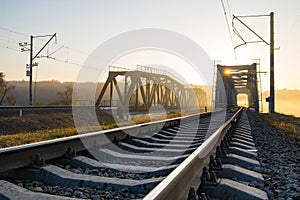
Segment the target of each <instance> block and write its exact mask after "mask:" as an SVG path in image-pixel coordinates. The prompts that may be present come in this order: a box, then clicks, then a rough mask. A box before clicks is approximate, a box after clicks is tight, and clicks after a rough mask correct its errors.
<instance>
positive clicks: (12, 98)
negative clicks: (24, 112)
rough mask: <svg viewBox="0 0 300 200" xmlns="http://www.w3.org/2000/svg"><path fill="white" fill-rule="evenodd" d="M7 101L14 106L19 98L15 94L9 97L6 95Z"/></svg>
mask: <svg viewBox="0 0 300 200" xmlns="http://www.w3.org/2000/svg"><path fill="white" fill-rule="evenodd" d="M6 100H7V102H8V103H9V105H11V106H14V105H15V104H16V103H17V99H16V97H15V96H14V95H12V94H11V95H9V96H8V97H6Z"/></svg>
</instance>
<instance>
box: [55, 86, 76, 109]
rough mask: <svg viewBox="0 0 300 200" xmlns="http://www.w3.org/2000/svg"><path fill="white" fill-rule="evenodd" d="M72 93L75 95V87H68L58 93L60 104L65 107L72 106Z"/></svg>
mask: <svg viewBox="0 0 300 200" xmlns="http://www.w3.org/2000/svg"><path fill="white" fill-rule="evenodd" d="M72 93H73V85H72V84H68V85H66V87H65V89H64V91H59V92H57V93H56V96H57V97H58V98H59V103H60V104H63V105H70V104H72Z"/></svg>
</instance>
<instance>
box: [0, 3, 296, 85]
mask: <svg viewBox="0 0 300 200" xmlns="http://www.w3.org/2000/svg"><path fill="white" fill-rule="evenodd" d="M223 3H224V6H225V11H226V14H227V15H226V16H225V15H224V10H223V7H222V0H211V1H208V0H207V1H204V0H187V1H180V0H177V1H176V0H151V1H150V0H143V1H140V0H127V1H124V0H110V1H104V0H88V1H83V0H72V1H67V0H52V1H49V0H45V1H37V0H26V1H25V0H19V1H11V0H0V71H3V72H4V73H5V74H6V80H28V77H26V74H25V72H26V64H27V63H28V60H29V52H27V51H26V52H21V51H20V47H19V45H18V43H20V42H27V43H29V35H31V34H32V35H34V36H41V35H48V34H54V33H57V44H55V43H54V42H55V41H54V40H53V41H51V43H50V46H49V47H47V48H45V50H44V51H43V52H42V54H41V55H44V56H45V55H47V54H49V53H53V52H54V51H56V50H58V51H57V52H56V53H54V54H52V55H51V57H52V59H49V58H48V59H46V58H38V59H36V60H35V62H38V63H39V66H38V68H35V71H34V76H33V79H34V80H37V81H42V80H59V81H75V80H76V79H77V77H78V75H79V73H80V69H81V67H82V66H81V65H83V64H84V63H85V61H86V59H87V58H88V57H89V55H90V54H91V53H92V52H93V51H94V50H95V49H96V48H97V47H98V46H99V45H101V44H103V43H104V42H105V41H107V40H109V39H111V38H112V37H114V36H116V35H119V34H121V33H125V32H127V31H132V30H136V29H142V28H157V29H167V30H170V31H174V32H177V33H179V34H182V35H184V36H186V37H187V38H189V39H191V40H192V41H194V42H195V43H196V44H198V45H199V46H200V47H202V48H203V50H204V51H205V52H206V53H207V55H208V56H209V58H210V59H211V60H212V61H213V60H217V61H220V62H221V63H222V64H224V65H238V64H251V63H252V62H253V59H260V66H261V71H264V72H267V74H266V75H262V87H263V88H262V89H263V90H268V88H269V73H268V72H269V46H268V45H266V44H264V43H258V44H247V45H243V46H241V47H239V48H237V49H236V51H235V52H234V50H233V44H232V40H231V36H230V35H232V37H233V41H234V42H235V45H237V44H239V43H240V40H239V39H238V37H237V36H235V35H234V34H232V26H231V21H232V14H234V15H237V16H238V15H252V14H266V15H268V14H269V13H270V12H271V11H273V12H274V13H275V47H276V48H279V47H280V49H279V50H276V51H275V88H276V89H283V88H288V89H300V81H299V75H300V73H299V69H300V64H299V62H298V57H297V56H298V54H299V52H300V40H299V38H298V36H299V33H300V1H299V0H287V1H282V0H251V1H250V0H244V1H240V0H223ZM225 17H227V18H228V21H229V27H230V32H231V34H230V33H229V30H228V27H227V24H226V20H225ZM243 20H244V22H245V23H247V25H249V26H250V27H251V28H252V29H253V30H255V31H256V32H257V33H258V34H259V35H261V36H262V37H263V38H264V39H265V40H266V41H269V25H270V22H269V17H260V18H245V19H243ZM235 26H236V28H237V29H238V31H239V32H240V33H241V35H243V37H245V38H246V39H247V40H252V39H257V38H255V37H254V36H253V35H252V34H250V33H249V31H247V30H246V29H245V28H244V27H243V26H241V25H240V24H238V22H237V21H235ZM47 39H49V37H44V38H36V39H34V53H37V51H38V50H39V48H41V46H42V45H43V44H44V43H45V42H46V41H47ZM158 40H159V38H158ZM47 52H48V53H47ZM155 56H156V59H153V57H155ZM53 58H54V59H53ZM157 58H162V59H161V60H159V59H157ZM176 60H177V62H175V61H176ZM179 63H180V66H179ZM113 64H117V65H118V66H122V67H127V68H132V67H135V66H136V64H141V65H145V64H157V65H169V66H173V67H174V69H175V71H177V72H178V73H180V74H184V73H185V72H189V71H190V70H187V68H186V67H184V66H185V65H188V64H187V63H185V64H184V61H178V59H175V58H174V57H173V58H172V56H164V53H161V54H160V55H157V54H153V56H152V59H151V58H149V56H148V57H147V56H143V53H141V52H138V53H132V54H128V55H124V56H123V57H120V58H119V59H118V60H115V61H114V63H113ZM208 67H213V66H208ZM36 69H37V70H36ZM192 73H193V72H191V71H190V74H192ZM183 76H185V75H183Z"/></svg>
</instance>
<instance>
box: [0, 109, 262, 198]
mask: <svg viewBox="0 0 300 200" xmlns="http://www.w3.org/2000/svg"><path fill="white" fill-rule="evenodd" d="M224 117H225V122H224V123H223V122H222V120H221V119H223V118H224ZM249 130H250V127H249V123H247V119H246V118H245V112H244V111H243V110H242V108H238V109H235V110H234V111H233V110H230V111H228V112H226V113H223V112H219V113H213V114H210V113H207V114H203V115H193V116H186V117H181V118H175V119H169V120H163V121H159V122H150V123H146V124H141V125H134V126H130V127H126V128H117V129H113V130H107V131H100V132H94V133H88V134H84V135H78V136H72V137H68V138H62V139H55V140H50V141H45V142H39V143H35V144H28V145H22V146H17V147H10V148H5V149H0V163H1V165H0V174H1V175H0V178H1V179H2V180H0V199H2V198H3V199H66V198H68V199H72V198H79V199H80V198H81V199H87V198H88V199H141V198H144V199H196V198H197V196H198V197H199V198H201V199H207V198H219V199H226V197H227V198H232V199H234V198H235V199H239V198H237V197H240V195H243V197H245V198H244V199H265V198H267V197H266V195H265V193H264V192H263V191H261V190H259V189H257V187H258V186H259V184H257V185H255V184H254V186H253V187H252V186H251V185H249V183H251V184H252V182H256V183H261V181H263V179H262V177H260V176H259V174H255V173H256V172H254V171H251V170H255V168H257V167H259V163H258V162H257V161H256V162H255V160H253V159H254V158H255V146H251V145H252V143H251V134H250V132H251V131H250V132H249ZM128 133H135V134H128ZM86 141H89V143H87V142H86ZM95 141H101V142H100V143H97V142H95ZM245 141H246V142H245ZM87 144H90V145H87ZM232 145H233V146H232ZM231 146H232V147H231ZM249 146H251V148H249ZM252 147H253V148H252ZM247 148H248V149H247ZM87 149H88V150H87ZM229 153H230V154H229ZM249 157H250V158H249ZM240 163H243V164H242V165H243V166H239V168H238V170H235V169H232V168H233V167H232V166H231V165H235V167H236V168H237V165H241V164H240ZM247 163H248V165H247ZM249 163H250V164H249ZM249 166H250V167H249ZM244 168H247V169H244ZM230 170H231V171H230ZM247 170H248V171H247ZM250 172H251V173H252V176H251V177H250V178H249V176H247V175H245V173H246V174H247V173H248V174H249V173H250ZM232 173H233V174H235V176H234V177H231V178H235V180H236V179H241V180H240V181H239V182H234V181H231V182H230V176H231V175H232ZM216 174H217V175H218V177H222V179H218V178H217V177H216V176H215V175H216ZM236 174H237V175H236ZM222 181H223V182H222ZM241 182H242V183H246V182H247V183H248V185H247V184H242V183H241ZM239 184H241V185H239ZM242 190H245V191H243V192H242ZM216 194H221V195H216ZM223 197H224V198H223Z"/></svg>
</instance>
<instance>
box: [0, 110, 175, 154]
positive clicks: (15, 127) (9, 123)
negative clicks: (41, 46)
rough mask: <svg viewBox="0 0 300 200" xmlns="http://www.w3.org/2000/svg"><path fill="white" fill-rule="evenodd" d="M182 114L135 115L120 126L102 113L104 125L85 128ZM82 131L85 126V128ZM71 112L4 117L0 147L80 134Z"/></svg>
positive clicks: (104, 126)
mask: <svg viewBox="0 0 300 200" xmlns="http://www.w3.org/2000/svg"><path fill="white" fill-rule="evenodd" d="M179 116H180V114H176V113H174V114H168V115H167V116H149V115H147V114H145V115H138V116H135V117H134V118H133V120H132V122H122V123H118V124H116V123H115V121H114V119H113V116H112V115H110V114H108V113H105V112H101V113H98V121H99V125H100V126H97V127H95V126H93V127H84V132H91V131H97V130H106V129H112V128H116V127H120V126H127V125H132V124H140V123H145V122H150V121H155V120H161V119H165V118H168V119H169V118H174V117H179ZM81 128H82V127H81ZM77 134H78V132H77V129H76V127H75V125H74V122H73V118H72V114H71V113H48V114H28V115H24V116H23V117H0V148H5V147H11V146H16V145H22V144H29V143H34V142H39V141H45V140H50V139H55V138H61V137H67V136H72V135H77Z"/></svg>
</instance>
